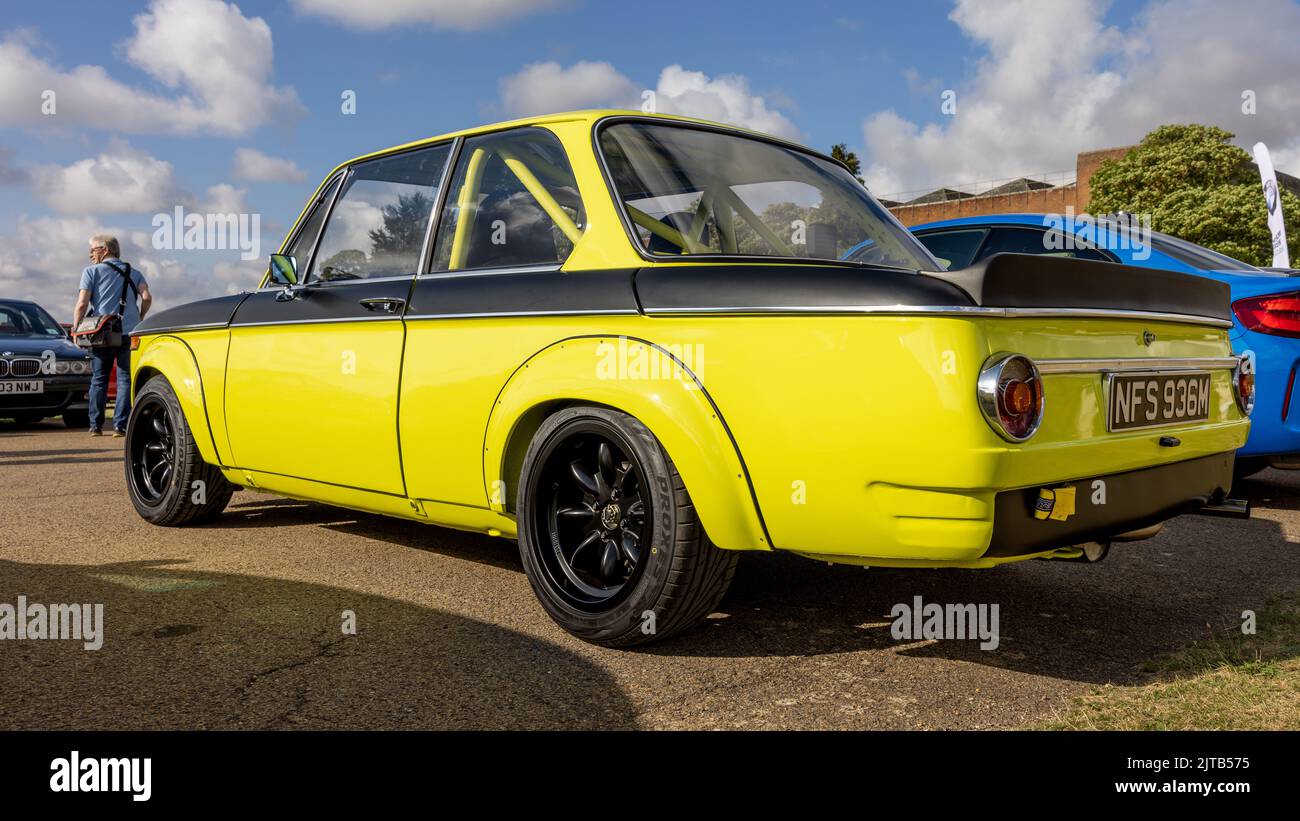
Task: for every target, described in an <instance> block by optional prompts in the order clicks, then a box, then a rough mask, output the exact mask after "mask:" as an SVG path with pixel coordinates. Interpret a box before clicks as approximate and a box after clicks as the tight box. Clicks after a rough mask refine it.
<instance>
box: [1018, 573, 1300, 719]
mask: <svg viewBox="0 0 1300 821" xmlns="http://www.w3.org/2000/svg"><path fill="white" fill-rule="evenodd" d="M1256 615H1257V619H1256V629H1257V633H1256V634H1255V635H1253V636H1246V635H1242V633H1241V627H1240V624H1234V625H1226V626H1224V627H1223V628H1220V629H1218V630H1213V629H1208V628H1207V632H1208V636H1207V638H1206V640H1205V641H1203V642H1197V643H1195V644H1193V645H1191V646H1190V647H1186V648H1184V649H1182V650H1179V651H1178V652H1175V653H1171V654H1169V655H1166V656H1161V657H1160V658H1157V659H1153V660H1152V661H1150V662H1148V663H1147V664H1145V665H1143V669H1144V670H1146V671H1147V672H1150V673H1153V674H1155V675H1156V676H1157V680H1156V681H1154V682H1152V683H1150V684H1145V685H1142V686H1139V687H1116V686H1114V685H1106V686H1105V687H1101V688H1098V689H1097V690H1096V691H1094V692H1092V693H1090V694H1088V695H1086V696H1082V697H1080V698H1078V699H1076V700H1075V703H1074V705H1073V706H1072V707H1071V708H1070V709H1069V710H1068V711H1066V712H1065V713H1063V714H1061V715H1058V716H1057V717H1055V718H1054V719H1052V720H1051V721H1049V722H1047V723H1046V724H1045V725H1043V726H1044V728H1045V729H1049V730H1294V729H1297V728H1300V595H1296V594H1292V595H1288V596H1283V597H1281V598H1278V599H1275V600H1273V601H1272V602H1270V603H1269V604H1268V606H1267V607H1265V608H1264V609H1263V610H1260V611H1259V612H1258V613H1257V614H1256Z"/></svg>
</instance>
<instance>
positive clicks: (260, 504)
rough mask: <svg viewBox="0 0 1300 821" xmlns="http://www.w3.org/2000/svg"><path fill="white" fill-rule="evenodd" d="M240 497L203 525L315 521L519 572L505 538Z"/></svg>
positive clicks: (254, 525)
mask: <svg viewBox="0 0 1300 821" xmlns="http://www.w3.org/2000/svg"><path fill="white" fill-rule="evenodd" d="M241 497H242V494H241V495H236V496H235V497H234V500H233V501H232V502H231V504H230V505H229V507H227V508H226V512H225V513H223V514H222V515H221V518H220V519H218V520H217V521H215V522H213V523H211V524H208V525H204V527H209V528H220V529H227V528H257V527H283V526H285V525H316V526H318V527H322V528H324V529H326V530H332V531H335V532H338V533H347V534H350V535H353V536H360V537H361V538H365V539H372V540H375V541H380V542H386V543H388V544H391V545H393V546H395V547H400V548H407V549H414V550H424V551H428V552H431V553H438V554H440V555H444V556H451V557H454V558H457V559H463V560H466V561H471V562H477V563H479V564H484V565H489V566H491V567H499V568H503V569H508V570H518V571H519V572H523V564H522V563H521V562H520V560H519V550H518V548H517V547H516V546H515V544H514V543H513V542H510V541H507V540H505V539H500V538H494V537H492V536H488V535H485V534H482V533H472V532H467V531H462V530H452V529H450V528H445V527H439V526H437V525H427V524H422V523H420V522H414V521H409V520H406V519H396V518H393V517H391V516H381V515H378V514H373V513H363V512H360V511H356V510H348V509H346V508H339V507H332V506H330V505H325V504H319V503H317V502H301V501H297V500H292V499H255V500H250V501H243V500H242V498H241Z"/></svg>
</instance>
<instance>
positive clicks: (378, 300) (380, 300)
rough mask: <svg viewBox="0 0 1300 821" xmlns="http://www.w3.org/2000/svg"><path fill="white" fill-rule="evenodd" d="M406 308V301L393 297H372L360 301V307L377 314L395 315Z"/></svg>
mask: <svg viewBox="0 0 1300 821" xmlns="http://www.w3.org/2000/svg"><path fill="white" fill-rule="evenodd" d="M405 306H406V300H404V299H397V298H395V297H374V298H371V299H363V300H361V307H363V308H365V309H366V310H367V311H374V312H375V313H379V314H395V313H397V312H398V311H400V310H402V308H403V307H405Z"/></svg>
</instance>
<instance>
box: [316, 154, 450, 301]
mask: <svg viewBox="0 0 1300 821" xmlns="http://www.w3.org/2000/svg"><path fill="white" fill-rule="evenodd" d="M450 150H451V147H450V145H449V144H443V145H438V146H433V147H431V148H423V149H420V150H418V151H408V152H405V153H402V154H396V155H393V156H390V157H382V158H380V159H377V160H370V161H367V162H363V163H358V164H357V165H354V166H353V167H352V168H351V169H350V171H349V173H348V176H347V179H346V181H345V182H344V183H343V190H342V192H340V194H339V198H338V202H337V203H335V205H334V210H333V212H332V213H331V214H330V217H329V222H328V223H327V224H326V226H325V231H324V233H323V234H322V236H321V241H320V247H319V248H318V249H317V251H316V256H315V260H314V262H313V263H312V272H311V279H312V280H322V281H326V282H332V281H337V280H349V279H373V278H375V277H390V276H403V275H411V274H414V273H415V272H416V271H417V270H418V269H419V267H420V253H421V251H422V250H423V249H424V238H425V236H426V234H427V233H428V228H429V217H430V215H431V214H432V213H433V206H434V203H435V202H436V201H437V199H438V188H439V185H441V183H442V177H443V172H444V170H445V168H446V165H447V156H448V154H449V152H450Z"/></svg>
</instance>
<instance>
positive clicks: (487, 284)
mask: <svg viewBox="0 0 1300 821" xmlns="http://www.w3.org/2000/svg"><path fill="white" fill-rule="evenodd" d="M634 273H635V271H634V270H633V269H616V270H600V271H536V270H533V271H518V272H510V271H496V270H494V271H482V272H474V271H466V272H463V273H457V274H456V275H445V274H444V275H441V276H427V277H421V278H420V279H418V280H416V283H415V288H414V293H413V296H412V297H411V304H410V305H408V306H407V309H406V313H407V315H408V316H410V317H412V318H416V317H419V316H430V315H432V316H438V317H456V316H482V315H485V314H563V313H569V314H597V313H610V314H620V313H622V314H627V313H639V307H638V305H637V300H636V294H635V293H634V292H633V290H632V277H633V275H634Z"/></svg>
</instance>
